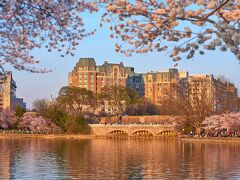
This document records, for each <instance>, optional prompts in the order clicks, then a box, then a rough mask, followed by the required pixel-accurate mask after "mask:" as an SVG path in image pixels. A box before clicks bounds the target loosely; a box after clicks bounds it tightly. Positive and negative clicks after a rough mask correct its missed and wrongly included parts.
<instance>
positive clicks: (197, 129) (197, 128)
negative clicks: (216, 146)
mask: <svg viewBox="0 0 240 180" xmlns="http://www.w3.org/2000/svg"><path fill="white" fill-rule="evenodd" d="M201 130H202V128H200V127H196V128H195V132H196V135H197V136H200V135H201Z"/></svg>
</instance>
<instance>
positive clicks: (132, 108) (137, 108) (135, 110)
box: [126, 97, 160, 116]
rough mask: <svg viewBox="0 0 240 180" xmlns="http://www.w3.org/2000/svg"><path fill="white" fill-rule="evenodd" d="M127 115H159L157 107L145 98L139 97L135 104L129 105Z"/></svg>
mask: <svg viewBox="0 0 240 180" xmlns="http://www.w3.org/2000/svg"><path fill="white" fill-rule="evenodd" d="M126 114H127V115H134V116H138V115H140V116H143V115H158V114H160V111H159V107H158V106H157V105H155V104H154V103H153V102H151V101H149V100H147V99H146V98H145V97H139V99H138V100H137V102H136V103H134V104H130V105H129V106H127V108H126Z"/></svg>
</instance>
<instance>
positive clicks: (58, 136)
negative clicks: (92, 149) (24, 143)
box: [0, 133, 96, 139]
mask: <svg viewBox="0 0 240 180" xmlns="http://www.w3.org/2000/svg"><path fill="white" fill-rule="evenodd" d="M4 138H43V139H61V138H62V139H94V138H96V136H95V135H80V134H14V133H0V139H4Z"/></svg>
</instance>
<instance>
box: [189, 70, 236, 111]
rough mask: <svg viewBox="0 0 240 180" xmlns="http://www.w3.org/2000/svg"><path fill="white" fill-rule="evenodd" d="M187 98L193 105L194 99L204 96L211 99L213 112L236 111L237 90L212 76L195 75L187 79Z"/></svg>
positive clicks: (225, 81)
mask: <svg viewBox="0 0 240 180" xmlns="http://www.w3.org/2000/svg"><path fill="white" fill-rule="evenodd" d="M187 91H188V97H189V98H190V100H191V101H192V102H193V103H194V97H197V96H205V98H209V99H212V107H213V111H215V112H221V111H226V110H229V111H237V98H238V93H237V88H236V87H235V86H234V84H232V83H230V82H229V81H227V80H225V79H221V78H215V77H214V76H213V75H212V74H211V75H207V74H195V75H191V76H189V77H188V84H187Z"/></svg>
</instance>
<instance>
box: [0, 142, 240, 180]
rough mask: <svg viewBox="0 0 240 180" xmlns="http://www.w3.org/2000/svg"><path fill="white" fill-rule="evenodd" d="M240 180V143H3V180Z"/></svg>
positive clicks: (0, 166) (0, 161)
mask: <svg viewBox="0 0 240 180" xmlns="http://www.w3.org/2000/svg"><path fill="white" fill-rule="evenodd" d="M197 178H199V179H214V178H216V179H231V178H232V179H236V178H240V144H234V143H231V144H216V143H214V144H211V143H183V142H180V141H178V140H176V139H161V140H154V139H128V140H127V139H91V140H69V139H68V140H64V139H55V140H54V139H27V138H25V139H0V179H4V180H10V179H36V180H37V179H197Z"/></svg>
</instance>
